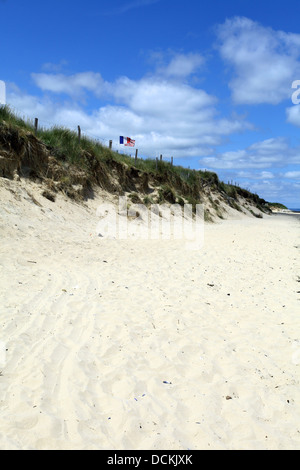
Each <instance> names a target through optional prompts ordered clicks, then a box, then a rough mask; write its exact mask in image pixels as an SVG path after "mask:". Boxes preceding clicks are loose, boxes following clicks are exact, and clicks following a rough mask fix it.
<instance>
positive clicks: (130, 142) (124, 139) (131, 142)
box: [120, 136, 135, 147]
mask: <svg viewBox="0 0 300 470" xmlns="http://www.w3.org/2000/svg"><path fill="white" fill-rule="evenodd" d="M120 144H124V145H125V146H126V147H134V146H135V140H132V139H131V138H130V137H123V136H120Z"/></svg>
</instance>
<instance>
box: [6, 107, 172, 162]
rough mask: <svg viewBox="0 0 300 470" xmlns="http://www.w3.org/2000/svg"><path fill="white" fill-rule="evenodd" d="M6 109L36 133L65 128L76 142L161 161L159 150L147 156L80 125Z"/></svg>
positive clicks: (144, 151) (145, 151)
mask: <svg viewBox="0 0 300 470" xmlns="http://www.w3.org/2000/svg"><path fill="white" fill-rule="evenodd" d="M7 106H8V108H9V109H10V110H11V111H12V112H13V113H14V114H15V115H16V116H17V117H18V118H20V119H22V120H23V121H24V122H25V123H27V124H29V125H30V126H31V127H32V128H33V129H34V130H35V132H36V133H37V132H38V131H39V130H47V129H51V128H66V129H68V130H70V131H73V132H75V133H77V134H78V140H79V142H80V140H81V138H86V139H88V140H90V141H92V142H94V143H98V144H100V145H102V146H104V147H108V148H110V149H111V150H113V151H114V152H117V153H119V154H121V155H122V154H123V155H126V156H127V157H131V158H134V159H135V160H136V159H137V158H142V159H144V158H147V159H151V160H156V161H158V160H160V161H162V160H163V158H164V157H163V155H162V153H161V152H160V151H159V150H156V151H154V152H153V153H154V156H153V155H152V156H149V152H148V151H147V150H143V149H142V148H140V146H139V148H137V147H126V146H124V145H122V144H120V143H119V139H115V140H114V139H107V138H103V137H100V136H96V135H94V134H92V133H91V132H85V131H84V129H83V128H82V127H81V125H80V124H77V126H74V127H73V128H72V126H66V125H65V124H63V123H62V122H61V123H55V122H53V121H49V120H47V119H44V118H42V119H40V118H39V117H34V118H33V117H32V116H29V115H26V113H24V112H23V111H22V110H20V109H18V108H16V107H15V106H13V105H11V104H9V105H7ZM168 161H169V162H170V163H171V165H173V156H171V157H169V158H168Z"/></svg>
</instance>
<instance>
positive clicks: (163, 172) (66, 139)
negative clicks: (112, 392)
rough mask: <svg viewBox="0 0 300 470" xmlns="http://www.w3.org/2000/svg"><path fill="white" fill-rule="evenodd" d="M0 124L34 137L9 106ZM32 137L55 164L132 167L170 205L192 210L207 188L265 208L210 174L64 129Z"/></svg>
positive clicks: (39, 132) (233, 201) (231, 200)
mask: <svg viewBox="0 0 300 470" xmlns="http://www.w3.org/2000/svg"><path fill="white" fill-rule="evenodd" d="M4 121H5V123H6V125H8V126H10V127H14V128H17V129H19V130H20V131H21V132H25V133H26V132H30V133H35V129H34V123H33V122H32V121H31V120H25V119H23V118H21V117H19V116H17V115H16V114H15V113H14V112H13V111H11V109H10V108H9V106H0V124H1V122H4ZM36 137H37V138H38V139H39V140H40V141H41V142H43V143H44V144H45V145H46V146H47V148H48V149H49V150H50V151H51V154H52V155H53V156H55V157H56V158H57V159H58V160H60V161H62V162H65V163H70V164H73V165H77V166H78V167H79V168H82V169H85V170H87V167H88V165H87V159H88V158H89V156H92V157H93V158H96V159H97V160H99V161H101V162H102V163H104V164H109V163H112V162H115V163H119V164H123V165H124V164H125V165H126V166H127V167H128V168H132V167H134V168H136V169H138V170H140V171H141V172H143V173H147V174H151V175H152V176H153V177H155V178H156V179H157V181H158V182H160V184H161V190H160V196H161V198H162V199H167V200H170V201H171V202H172V201H175V200H179V199H180V198H181V197H185V198H186V199H187V200H188V201H189V203H191V204H193V206H195V204H197V203H199V202H201V193H203V192H204V191H205V188H209V190H211V191H217V192H219V193H221V194H223V197H225V199H226V200H227V202H228V203H229V204H230V205H232V206H233V207H234V205H236V202H237V200H238V198H239V196H241V197H243V198H245V199H248V200H249V201H251V202H252V203H253V204H255V205H256V206H257V207H258V208H259V209H260V210H264V207H263V206H265V204H266V201H265V200H264V199H261V198H260V197H259V196H258V195H257V194H253V193H251V192H250V191H248V190H246V189H243V188H240V187H239V186H236V185H232V184H226V183H224V182H223V181H220V180H219V177H218V175H217V174H216V173H214V172H211V171H202V170H191V169H189V168H185V167H183V166H180V165H171V163H170V162H167V161H164V160H162V161H161V160H158V161H156V159H151V158H137V159H135V158H132V157H130V156H128V155H124V154H122V155H121V154H119V153H118V152H115V151H112V150H110V149H109V148H107V147H105V146H104V145H102V144H101V143H99V142H98V141H96V140H94V139H91V138H89V137H86V136H81V139H80V141H79V138H78V134H77V132H75V131H72V130H70V129H67V128H64V127H59V126H54V127H52V128H39V129H38V130H37V132H36ZM176 198H177V199H176Z"/></svg>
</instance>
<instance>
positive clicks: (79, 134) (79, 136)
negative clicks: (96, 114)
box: [77, 126, 81, 144]
mask: <svg viewBox="0 0 300 470" xmlns="http://www.w3.org/2000/svg"><path fill="white" fill-rule="evenodd" d="M77 128H78V143H79V144H80V139H81V129H80V126H78V127H77Z"/></svg>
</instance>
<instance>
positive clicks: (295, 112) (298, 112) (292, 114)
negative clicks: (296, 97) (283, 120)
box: [286, 105, 300, 127]
mask: <svg viewBox="0 0 300 470" xmlns="http://www.w3.org/2000/svg"><path fill="white" fill-rule="evenodd" d="M286 116H287V121H288V122H289V123H290V124H293V125H294V126H297V127H300V105H294V106H292V107H290V108H287V109H286Z"/></svg>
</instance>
